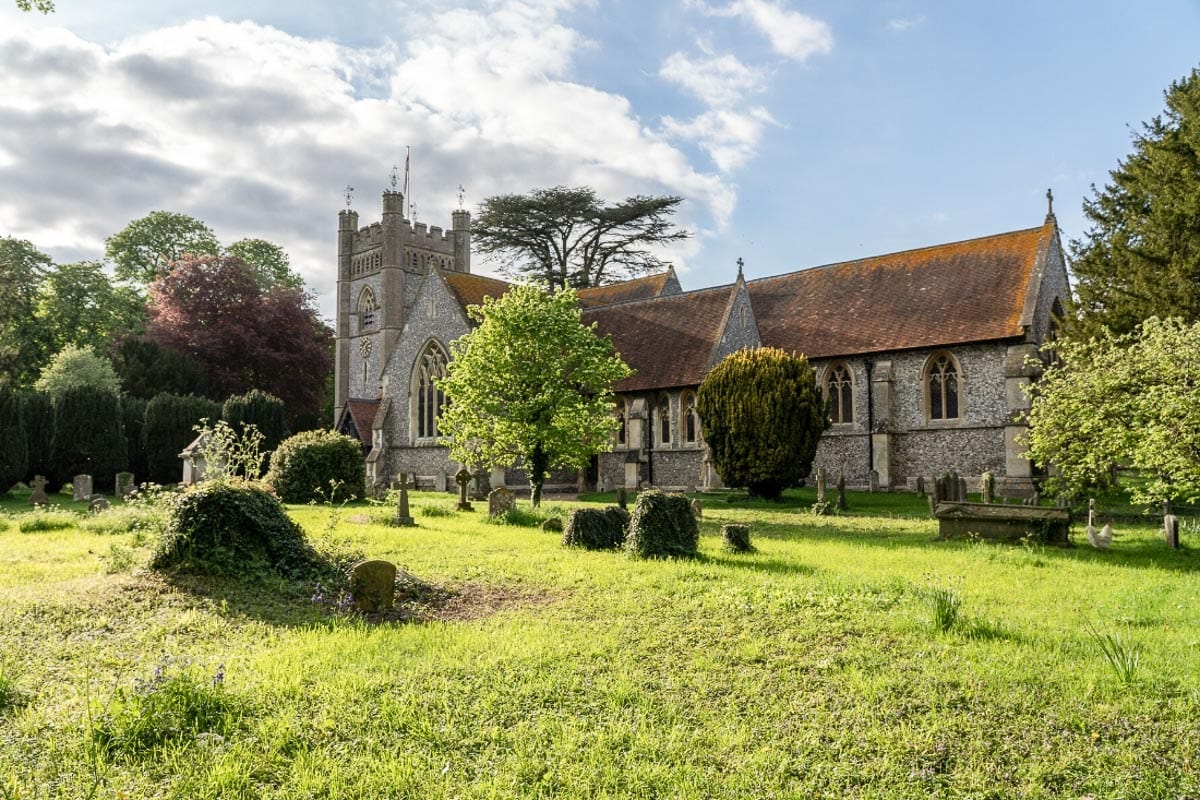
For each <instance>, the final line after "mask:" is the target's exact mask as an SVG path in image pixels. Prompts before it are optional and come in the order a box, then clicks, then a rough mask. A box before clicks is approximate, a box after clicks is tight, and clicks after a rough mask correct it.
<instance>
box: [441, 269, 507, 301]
mask: <svg viewBox="0 0 1200 800" xmlns="http://www.w3.org/2000/svg"><path fill="white" fill-rule="evenodd" d="M441 276H442V277H443V278H444V279H445V280H446V284H447V285H449V287H450V290H451V291H452V292H454V295H455V297H457V298H458V302H459V304H460V305H461V306H462V307H463V309H464V310H465V309H466V307H467V306H481V305H483V298H485V297H497V298H498V297H500V296H502V295H503V294H504V293H505V292H507V291H508V290H509V288H510V287H511V286H512V284H511V283H508V282H507V281H502V280H500V279H498V278H489V277H487V276H486V275H471V274H469V273H464V272H442V273H441Z"/></svg>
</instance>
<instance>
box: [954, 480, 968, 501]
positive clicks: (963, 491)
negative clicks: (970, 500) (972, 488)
mask: <svg viewBox="0 0 1200 800" xmlns="http://www.w3.org/2000/svg"><path fill="white" fill-rule="evenodd" d="M957 484H958V485H957V486H956V487H955V489H956V491H957V492H958V501H959V502H960V503H965V502H966V500H967V479H966V478H963V477H960V478H959V479H958V481H957Z"/></svg>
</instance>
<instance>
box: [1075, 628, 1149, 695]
mask: <svg viewBox="0 0 1200 800" xmlns="http://www.w3.org/2000/svg"><path fill="white" fill-rule="evenodd" d="M1087 632H1088V636H1090V637H1091V639H1092V641H1094V642H1095V643H1096V646H1097V647H1099V648H1100V654H1101V655H1103V656H1104V660H1105V661H1106V662H1108V665H1109V666H1110V667H1112V671H1113V673H1114V674H1115V675H1116V676H1117V680H1118V681H1120V682H1121V683H1123V684H1127V683H1132V682H1133V679H1134V678H1135V677H1136V676H1137V671H1138V666H1140V665H1141V663H1142V648H1141V647H1139V646H1138V645H1137V644H1135V643H1130V642H1127V641H1125V640H1124V639H1122V638H1121V637H1120V636H1118V635H1117V634H1115V633H1107V632H1101V631H1099V630H1097V628H1096V626H1095V625H1093V624H1091V623H1088V625H1087Z"/></svg>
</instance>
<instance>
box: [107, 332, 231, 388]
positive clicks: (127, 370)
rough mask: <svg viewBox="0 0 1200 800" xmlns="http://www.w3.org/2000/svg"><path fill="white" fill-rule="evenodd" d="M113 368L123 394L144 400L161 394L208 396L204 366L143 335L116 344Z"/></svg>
mask: <svg viewBox="0 0 1200 800" xmlns="http://www.w3.org/2000/svg"><path fill="white" fill-rule="evenodd" d="M113 368H114V369H115V370H116V371H117V376H118V377H120V379H121V386H123V387H124V389H125V392H126V394H130V395H132V396H134V397H140V398H142V399H144V400H149V399H150V398H151V397H154V396H155V395H156V394H162V393H163V392H167V393H170V394H195V395H200V396H201V397H207V396H209V388H208V373H207V372H205V371H204V367H202V366H200V365H199V364H198V363H196V361H195V359H193V358H192V357H191V356H189V355H187V354H186V353H179V352H176V351H174V350H165V349H163V348H162V347H159V346H158V345H157V344H156V343H154V342H152V341H151V340H149V339H147V338H146V337H144V336H131V337H128V338H126V339H122V340H121V341H120V342H119V343H118V344H117V346H116V347H115V348H114V349H113Z"/></svg>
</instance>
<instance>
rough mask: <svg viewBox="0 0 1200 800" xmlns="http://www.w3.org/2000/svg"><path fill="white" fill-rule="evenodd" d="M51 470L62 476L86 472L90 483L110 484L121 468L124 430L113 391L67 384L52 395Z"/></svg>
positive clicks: (123, 466) (123, 450)
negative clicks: (60, 390) (52, 466)
mask: <svg viewBox="0 0 1200 800" xmlns="http://www.w3.org/2000/svg"><path fill="white" fill-rule="evenodd" d="M53 403H54V438H53V444H52V445H51V448H50V449H51V450H52V451H53V453H54V464H55V470H56V472H57V473H58V475H59V476H60V477H61V478H62V479H63V480H70V478H71V476H72V475H78V474H81V473H86V474H88V475H91V476H92V480H93V482H94V485H97V486H112V485H113V482H114V481H115V480H116V476H117V473H118V472H120V471H121V470H123V469H125V461H126V451H125V434H124V433H123V432H122V431H121V410H120V406H119V402H118V400H117V395H115V394H113V393H112V392H110V391H108V390H107V389H102V388H99V387H96V386H76V387H72V388H67V389H64V390H63V391H62V393H61V394H58V395H55V396H54V400H53Z"/></svg>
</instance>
